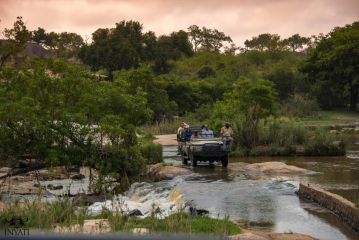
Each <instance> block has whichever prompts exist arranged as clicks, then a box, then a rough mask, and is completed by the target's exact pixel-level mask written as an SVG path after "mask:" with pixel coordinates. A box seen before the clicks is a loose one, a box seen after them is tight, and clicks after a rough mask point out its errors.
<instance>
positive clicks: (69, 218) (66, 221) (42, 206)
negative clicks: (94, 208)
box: [0, 198, 86, 229]
mask: <svg viewBox="0 0 359 240" xmlns="http://www.w3.org/2000/svg"><path fill="white" fill-rule="evenodd" d="M85 215H86V214H85V211H83V210H82V209H81V210H80V211H76V210H75V206H74V205H73V203H72V201H71V200H70V199H68V198H65V199H59V200H57V201H55V202H54V203H42V202H41V201H40V200H39V199H38V200H34V201H25V202H21V203H20V202H18V201H16V202H11V203H8V204H6V206H5V207H4V208H3V209H2V210H1V211H0V227H9V226H10V225H12V224H13V221H17V224H19V225H20V226H18V227H27V228H39V229H52V228H54V227H55V225H60V226H70V225H73V224H80V225H82V224H83V221H84V218H85Z"/></svg>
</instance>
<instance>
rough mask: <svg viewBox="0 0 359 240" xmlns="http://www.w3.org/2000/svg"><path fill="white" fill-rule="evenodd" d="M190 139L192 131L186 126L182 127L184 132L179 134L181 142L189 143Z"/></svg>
mask: <svg viewBox="0 0 359 240" xmlns="http://www.w3.org/2000/svg"><path fill="white" fill-rule="evenodd" d="M191 137H192V129H191V128H190V127H189V125H188V124H185V125H184V130H183V131H182V132H181V140H182V142H189V141H190V140H191Z"/></svg>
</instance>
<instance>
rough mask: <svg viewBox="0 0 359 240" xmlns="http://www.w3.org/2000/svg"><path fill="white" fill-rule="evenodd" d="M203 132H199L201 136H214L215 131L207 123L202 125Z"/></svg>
mask: <svg viewBox="0 0 359 240" xmlns="http://www.w3.org/2000/svg"><path fill="white" fill-rule="evenodd" d="M201 129H202V130H201V132H200V134H199V137H200V138H213V137H214V135H213V131H212V130H210V129H209V128H208V125H207V124H205V125H203V126H202V127H201Z"/></svg>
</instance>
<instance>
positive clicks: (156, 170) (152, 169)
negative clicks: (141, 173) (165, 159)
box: [147, 163, 192, 181]
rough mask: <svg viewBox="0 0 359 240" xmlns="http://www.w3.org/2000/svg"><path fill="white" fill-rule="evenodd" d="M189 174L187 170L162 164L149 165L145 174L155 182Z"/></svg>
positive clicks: (189, 171)
mask: <svg viewBox="0 0 359 240" xmlns="http://www.w3.org/2000/svg"><path fill="white" fill-rule="evenodd" d="M191 173H192V171H191V170H189V169H186V168H182V167H176V166H171V165H165V164H163V163H157V164H154V165H150V166H149V169H148V172H147V174H148V176H149V177H150V178H152V179H154V180H155V181H161V180H169V179H173V178H174V177H177V176H181V175H188V174H191Z"/></svg>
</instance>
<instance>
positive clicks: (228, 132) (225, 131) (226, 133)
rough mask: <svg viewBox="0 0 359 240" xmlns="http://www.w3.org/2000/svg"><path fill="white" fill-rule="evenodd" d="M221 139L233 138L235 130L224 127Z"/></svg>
mask: <svg viewBox="0 0 359 240" xmlns="http://www.w3.org/2000/svg"><path fill="white" fill-rule="evenodd" d="M221 137H233V129H232V128H231V127H229V128H226V127H222V128H221Z"/></svg>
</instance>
